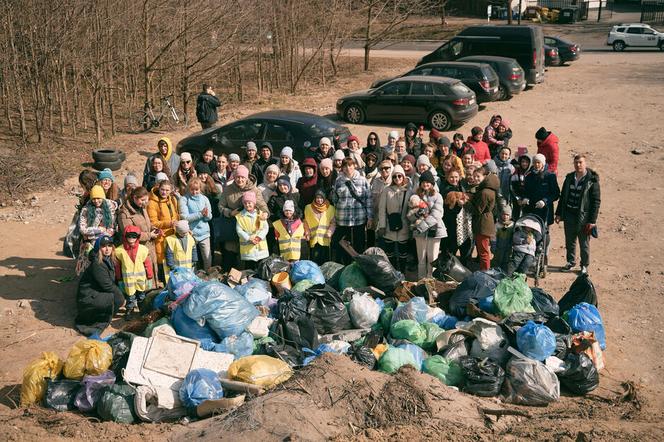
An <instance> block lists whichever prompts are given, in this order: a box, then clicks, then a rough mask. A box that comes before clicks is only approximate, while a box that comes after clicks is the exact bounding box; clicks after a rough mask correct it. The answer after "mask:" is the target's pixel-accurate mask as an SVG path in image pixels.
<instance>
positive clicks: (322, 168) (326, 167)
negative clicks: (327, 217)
mask: <svg viewBox="0 0 664 442" xmlns="http://www.w3.org/2000/svg"><path fill="white" fill-rule="evenodd" d="M318 172H319V174H318V181H317V183H316V188H317V189H318V190H322V191H323V192H325V198H326V199H327V200H328V201H331V200H332V193H333V192H334V182H335V181H336V179H337V172H336V170H334V165H333V163H332V160H330V159H329V158H325V159H324V160H322V161H321V162H320V165H319V166H318Z"/></svg>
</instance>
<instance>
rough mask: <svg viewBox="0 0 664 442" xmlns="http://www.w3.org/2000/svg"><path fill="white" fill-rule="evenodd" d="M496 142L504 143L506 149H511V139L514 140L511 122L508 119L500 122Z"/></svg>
mask: <svg viewBox="0 0 664 442" xmlns="http://www.w3.org/2000/svg"><path fill="white" fill-rule="evenodd" d="M494 136H495V137H496V140H498V141H502V142H503V146H504V147H509V144H510V138H512V129H510V122H509V121H508V120H507V118H503V119H501V120H500V124H499V125H498V129H496V134H495V135H494Z"/></svg>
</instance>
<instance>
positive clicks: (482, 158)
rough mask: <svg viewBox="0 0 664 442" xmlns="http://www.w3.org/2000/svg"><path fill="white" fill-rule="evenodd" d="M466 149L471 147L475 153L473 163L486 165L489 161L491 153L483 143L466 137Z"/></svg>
mask: <svg viewBox="0 0 664 442" xmlns="http://www.w3.org/2000/svg"><path fill="white" fill-rule="evenodd" d="M466 144H467V145H468V147H472V148H473V150H474V151H475V157H474V160H475V161H479V162H480V163H482V164H486V163H487V162H489V160H491V152H490V151H489V145H488V144H486V143H485V142H484V141H475V140H473V137H468V139H467V140H466Z"/></svg>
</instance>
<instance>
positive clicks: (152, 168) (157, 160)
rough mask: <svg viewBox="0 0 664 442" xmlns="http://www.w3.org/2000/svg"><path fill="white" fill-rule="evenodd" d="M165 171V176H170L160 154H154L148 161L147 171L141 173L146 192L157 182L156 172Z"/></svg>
mask: <svg viewBox="0 0 664 442" xmlns="http://www.w3.org/2000/svg"><path fill="white" fill-rule="evenodd" d="M158 173H165V174H166V175H167V176H171V171H170V170H169V169H168V166H167V165H166V162H165V161H164V159H163V158H162V157H161V156H158V155H155V156H153V157H152V161H150V164H149V167H148V169H147V172H146V173H145V174H143V187H145V188H146V189H147V190H148V192H149V191H151V190H152V188H153V187H154V186H155V184H157V174H158Z"/></svg>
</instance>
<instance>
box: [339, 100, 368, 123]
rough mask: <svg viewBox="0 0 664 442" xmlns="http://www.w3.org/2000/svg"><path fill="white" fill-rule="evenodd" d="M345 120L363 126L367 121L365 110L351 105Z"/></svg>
mask: <svg viewBox="0 0 664 442" xmlns="http://www.w3.org/2000/svg"><path fill="white" fill-rule="evenodd" d="M344 118H345V119H346V121H348V122H349V123H351V124H362V123H364V120H365V118H366V117H365V115H364V110H363V109H362V108H361V107H360V106H359V105H357V104H351V105H350V106H348V107H347V108H346V110H345V111H344Z"/></svg>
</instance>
